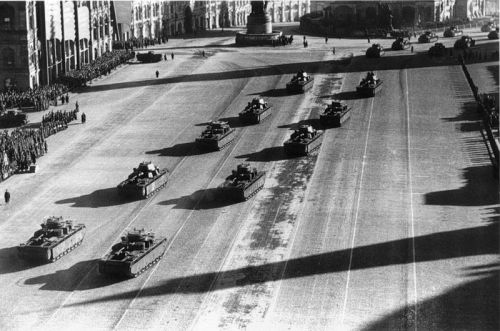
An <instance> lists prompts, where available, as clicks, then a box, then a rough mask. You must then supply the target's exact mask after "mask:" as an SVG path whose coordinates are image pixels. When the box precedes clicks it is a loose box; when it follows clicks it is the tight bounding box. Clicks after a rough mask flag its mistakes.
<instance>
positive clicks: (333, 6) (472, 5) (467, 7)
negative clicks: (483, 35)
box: [311, 0, 485, 27]
mask: <svg viewBox="0 0 500 331" xmlns="http://www.w3.org/2000/svg"><path fill="white" fill-rule="evenodd" d="M484 2H485V0H399V1H374V0H362V1H348V0H333V1H314V2H313V5H312V8H311V12H321V13H322V16H323V17H326V18H327V19H330V20H331V22H332V24H333V25H335V26H344V27H345V26H353V25H356V26H363V27H370V26H376V25H377V24H379V23H380V17H381V16H384V15H385V16H387V17H389V16H390V17H391V21H392V23H393V25H394V26H395V27H411V26H416V25H418V24H420V23H424V22H446V21H448V20H453V19H467V18H469V19H472V18H475V17H480V16H483V15H484Z"/></svg>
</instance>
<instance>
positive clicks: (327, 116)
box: [319, 100, 351, 127]
mask: <svg viewBox="0 0 500 331" xmlns="http://www.w3.org/2000/svg"><path fill="white" fill-rule="evenodd" d="M350 110H351V109H350V108H349V107H348V106H347V105H346V104H345V102H342V101H340V100H333V101H332V102H331V103H330V104H329V105H327V106H326V108H325V111H324V112H323V114H321V115H320V116H319V120H320V122H321V124H323V125H324V126H333V127H339V126H341V125H342V123H344V122H345V121H347V120H348V119H349V117H350Z"/></svg>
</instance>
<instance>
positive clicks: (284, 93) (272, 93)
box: [248, 88, 289, 97]
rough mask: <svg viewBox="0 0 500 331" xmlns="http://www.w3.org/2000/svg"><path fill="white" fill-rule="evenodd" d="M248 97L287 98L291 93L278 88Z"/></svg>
mask: <svg viewBox="0 0 500 331" xmlns="http://www.w3.org/2000/svg"><path fill="white" fill-rule="evenodd" d="M248 95H258V96H262V97H285V96H288V95H289V93H288V92H287V90H286V88H277V89H272V90H267V91H263V92H258V93H251V94H248Z"/></svg>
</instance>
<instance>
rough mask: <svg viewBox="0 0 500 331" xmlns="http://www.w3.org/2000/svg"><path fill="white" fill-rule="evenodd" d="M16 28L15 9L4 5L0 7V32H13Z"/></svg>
mask: <svg viewBox="0 0 500 331" xmlns="http://www.w3.org/2000/svg"><path fill="white" fill-rule="evenodd" d="M13 27H14V8H13V7H11V6H9V5H7V4H3V5H1V6H0V30H12V28H13Z"/></svg>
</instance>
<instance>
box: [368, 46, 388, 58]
mask: <svg viewBox="0 0 500 331" xmlns="http://www.w3.org/2000/svg"><path fill="white" fill-rule="evenodd" d="M384 53H385V52H384V48H383V47H382V45H380V44H373V45H372V46H371V47H370V48H368V49H367V50H366V57H368V58H378V57H381V56H382V55H383V54H384Z"/></svg>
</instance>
